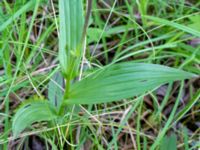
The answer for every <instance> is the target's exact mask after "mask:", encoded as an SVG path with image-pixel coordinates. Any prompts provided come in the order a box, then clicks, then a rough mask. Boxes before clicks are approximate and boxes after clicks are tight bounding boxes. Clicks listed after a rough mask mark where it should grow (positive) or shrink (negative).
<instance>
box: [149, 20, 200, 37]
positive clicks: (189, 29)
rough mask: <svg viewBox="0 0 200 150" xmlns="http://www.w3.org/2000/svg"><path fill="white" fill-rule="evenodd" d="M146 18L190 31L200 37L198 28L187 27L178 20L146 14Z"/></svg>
mask: <svg viewBox="0 0 200 150" xmlns="http://www.w3.org/2000/svg"><path fill="white" fill-rule="evenodd" d="M146 18H148V19H150V20H152V21H155V22H158V23H160V24H161V25H168V26H171V27H174V28H176V29H179V30H182V31H184V32H186V33H189V34H191V35H194V36H196V37H200V32H199V31H198V30H196V29H194V28H191V27H187V26H185V25H181V24H178V23H176V22H173V21H168V20H165V19H161V18H158V17H153V16H146Z"/></svg>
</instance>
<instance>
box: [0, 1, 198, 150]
mask: <svg viewBox="0 0 200 150" xmlns="http://www.w3.org/2000/svg"><path fill="white" fill-rule="evenodd" d="M92 1H93V3H92V11H91V17H90V19H89V28H88V30H87V36H86V38H87V44H86V54H85V58H84V67H83V70H85V72H84V74H83V76H87V75H88V74H89V73H90V72H91V70H92V69H93V68H102V67H103V66H105V65H107V64H110V63H113V62H115V61H118V62H127V61H134V62H137V63H138V62H142V63H153V64H161V65H165V66H170V67H173V68H177V69H182V70H185V71H187V72H191V73H195V74H197V75H199V74H200V1H198V0H92ZM83 7H84V10H86V8H87V1H83ZM74 19H75V18H74ZM58 36H59V5H58V0H1V1H0V149H5V150H7V149H13V150H15V149H19V150H21V149H24V150H25V149H26V150H27V149H33V150H42V149H77V150H79V149H83V150H90V149H91V150H95V149H120V150H129V149H137V150H140V149H144V150H146V149H161V150H175V149H194V150H195V149H198V148H200V141H199V139H200V130H199V129H200V128H199V126H200V113H199V111H200V103H199V102H200V101H199V97H200V92H199V88H200V80H199V78H192V79H189V80H184V81H177V82H173V83H172V82H171V83H169V84H165V85H162V86H160V87H158V88H157V89H152V90H151V91H149V92H148V94H143V95H140V96H139V97H132V98H130V99H123V100H121V101H115V102H110V103H102V104H90V105H79V106H78V108H77V109H75V110H73V109H72V110H71V113H68V114H66V117H67V119H68V120H67V121H66V123H63V124H62V125H57V126H56V125H55V126H53V127H51V128H50V127H49V125H48V124H47V123H46V122H39V123H34V124H33V125H32V126H30V127H29V128H27V129H26V130H25V131H24V132H22V133H21V134H19V136H18V137H17V138H16V137H14V136H13V133H12V122H13V116H14V114H15V112H16V109H17V108H18V107H19V105H20V104H21V103H22V102H24V101H27V100H28V99H31V100H33V101H34V100H37V99H38V98H40V99H41V98H44V99H46V98H49V99H54V100H55V99H56V100H57V99H60V98H61V97H62V96H63V90H64V82H63V77H62V76H61V74H60V71H61V68H60V64H59V60H58V50H59V44H58V43H59V38H58ZM88 68H91V70H89V69H88ZM88 70H89V71H88ZM163 78H165V76H163ZM138 88H140V86H138ZM29 117H30V118H31V117H32V116H27V119H28V118H29ZM63 128H64V131H63Z"/></svg>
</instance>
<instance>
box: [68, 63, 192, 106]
mask: <svg viewBox="0 0 200 150" xmlns="http://www.w3.org/2000/svg"><path fill="white" fill-rule="evenodd" d="M194 76H195V75H194V74H192V73H188V72H185V71H182V70H179V69H174V68H170V67H166V66H162V65H155V64H144V63H133V62H128V63H120V64H114V65H111V66H108V67H105V68H104V69H100V70H98V71H96V72H95V73H93V74H92V75H90V76H88V77H86V78H85V79H83V80H81V81H80V82H77V83H75V84H74V85H73V86H72V88H71V89H70V91H69V95H68V99H66V100H65V103H67V104H92V103H103V102H111V101H115V100H121V99H124V98H131V97H133V96H138V95H140V94H144V93H145V92H147V91H149V90H153V89H154V88H156V87H159V86H160V85H162V84H165V83H169V82H172V81H176V80H183V79H187V78H191V77H194Z"/></svg>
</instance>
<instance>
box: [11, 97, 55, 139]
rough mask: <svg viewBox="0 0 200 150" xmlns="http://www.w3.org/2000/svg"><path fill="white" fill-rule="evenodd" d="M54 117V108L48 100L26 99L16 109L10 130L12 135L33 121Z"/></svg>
mask: <svg viewBox="0 0 200 150" xmlns="http://www.w3.org/2000/svg"><path fill="white" fill-rule="evenodd" d="M55 118H56V110H55V108H54V107H53V106H52V105H51V104H50V103H49V102H48V101H46V100H34V101H28V102H26V103H25V104H23V105H22V106H21V107H20V108H19V109H18V110H17V112H16V114H15V116H14V118H13V123H12V130H13V134H14V137H16V136H17V135H18V134H19V133H20V132H22V131H23V130H24V129H25V128H27V127H28V126H30V125H31V124H32V123H34V122H39V121H49V120H53V119H55Z"/></svg>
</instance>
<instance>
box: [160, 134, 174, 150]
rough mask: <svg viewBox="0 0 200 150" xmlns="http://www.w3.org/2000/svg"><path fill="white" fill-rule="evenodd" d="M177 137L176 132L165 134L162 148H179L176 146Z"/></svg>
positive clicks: (165, 149) (164, 149)
mask: <svg viewBox="0 0 200 150" xmlns="http://www.w3.org/2000/svg"><path fill="white" fill-rule="evenodd" d="M176 142H177V138H176V135H175V134H171V135H170V136H165V137H164V138H163V140H162V143H161V147H160V150H177V148H176V146H177V145H176Z"/></svg>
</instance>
